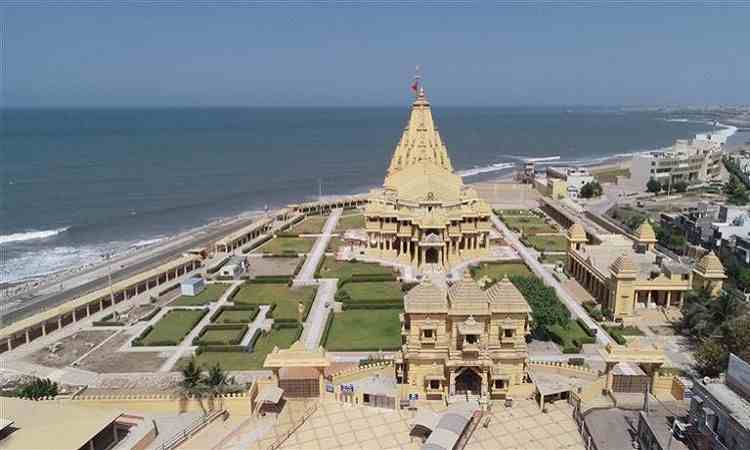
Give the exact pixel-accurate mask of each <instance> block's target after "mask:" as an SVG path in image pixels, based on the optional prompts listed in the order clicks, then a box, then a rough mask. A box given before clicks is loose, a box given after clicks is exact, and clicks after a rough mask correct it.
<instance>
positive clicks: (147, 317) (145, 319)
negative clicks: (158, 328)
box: [138, 306, 161, 322]
mask: <svg viewBox="0 0 750 450" xmlns="http://www.w3.org/2000/svg"><path fill="white" fill-rule="evenodd" d="M159 311H161V306H157V307H156V308H154V310H153V311H151V312H150V313H148V314H146V315H145V316H143V317H141V318H140V319H138V321H139V322H148V321H149V320H151V319H153V318H154V317H156V315H157V314H159Z"/></svg>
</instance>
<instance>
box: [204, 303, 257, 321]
mask: <svg viewBox="0 0 750 450" xmlns="http://www.w3.org/2000/svg"><path fill="white" fill-rule="evenodd" d="M252 310H254V311H255V312H254V313H253V315H251V316H250V319H249V320H248V321H244V320H243V321H240V322H237V323H252V321H253V320H255V318H256V317H258V311H259V309H258V307H257V306H255V305H244V304H239V305H234V306H228V305H224V306H222V307H220V308H219V309H217V310H216V311H215V312H214V313H213V314H212V315H211V319H210V321H211V322H216V319H218V318H219V316H220V315H221V313H223V312H224V311H252Z"/></svg>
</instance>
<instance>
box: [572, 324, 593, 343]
mask: <svg viewBox="0 0 750 450" xmlns="http://www.w3.org/2000/svg"><path fill="white" fill-rule="evenodd" d="M576 322H578V325H580V326H581V328H583V331H584V332H585V333H586V334H588V335H589V337H591V338H595V337H596V329H593V330H592V329H591V328H589V326H588V325H586V322H584V321H583V320H581V319H580V318H577V319H576ZM586 343H587V344H593V342H586Z"/></svg>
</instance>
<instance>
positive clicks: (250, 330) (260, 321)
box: [240, 305, 272, 347]
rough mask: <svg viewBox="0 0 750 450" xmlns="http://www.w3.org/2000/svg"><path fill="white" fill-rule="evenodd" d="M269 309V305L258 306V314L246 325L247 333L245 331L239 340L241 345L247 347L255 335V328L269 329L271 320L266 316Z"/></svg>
mask: <svg viewBox="0 0 750 450" xmlns="http://www.w3.org/2000/svg"><path fill="white" fill-rule="evenodd" d="M269 309H271V307H270V306H269V305H260V307H259V308H258V315H257V316H256V317H255V320H253V321H252V323H249V324H248V325H247V333H245V336H243V338H242V341H240V345H241V346H243V347H247V346H248V345H250V340H251V339H252V338H253V336H254V335H255V331H256V330H258V329H266V330H267V329H270V327H271V322H272V320H271V319H268V318H267V316H268V310H269Z"/></svg>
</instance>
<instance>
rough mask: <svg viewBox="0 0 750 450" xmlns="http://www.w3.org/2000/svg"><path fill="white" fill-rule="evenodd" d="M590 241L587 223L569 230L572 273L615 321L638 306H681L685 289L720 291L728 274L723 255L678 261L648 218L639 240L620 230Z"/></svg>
mask: <svg viewBox="0 0 750 450" xmlns="http://www.w3.org/2000/svg"><path fill="white" fill-rule="evenodd" d="M598 237H599V240H600V241H601V242H600V243H599V244H598V245H593V244H589V240H588V237H587V235H586V232H585V231H584V229H583V227H582V226H581V225H580V224H578V223H575V224H573V225H572V226H571V227H570V229H569V230H568V262H567V263H568V273H569V274H570V275H571V276H572V277H573V278H575V279H576V280H577V281H578V282H579V283H580V284H581V286H583V287H584V288H585V289H586V290H587V291H589V293H590V294H591V296H592V297H594V300H596V302H597V303H599V304H600V305H601V307H602V311H603V312H604V315H605V316H607V317H609V318H611V319H627V318H632V317H634V316H635V315H637V313H638V311H639V310H642V309H650V308H682V305H683V303H684V301H685V293H686V292H687V291H689V290H691V289H707V290H708V291H709V292H710V293H711V294H712V295H717V294H718V293H719V292H720V291H721V287H722V285H723V282H724V279H725V278H726V274H725V273H724V266H723V265H722V264H721V261H719V258H718V257H717V256H716V255H715V254H714V253H713V252H710V253H708V254H706V255H705V256H703V257H702V258H701V259H700V260H698V262H697V264H695V266H694V267H691V266H689V265H687V264H683V263H680V262H677V261H674V260H672V259H670V258H668V257H665V256H664V255H663V254H661V253H659V252H658V251H657V250H656V248H655V247H656V234H655V233H654V229H653V227H652V226H651V225H650V224H649V223H648V222H644V223H643V224H642V225H641V226H640V227H639V228H638V230H637V231H636V235H635V242H633V241H631V240H630V239H628V238H627V237H625V236H623V235H620V234H606V235H600V236H598Z"/></svg>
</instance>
